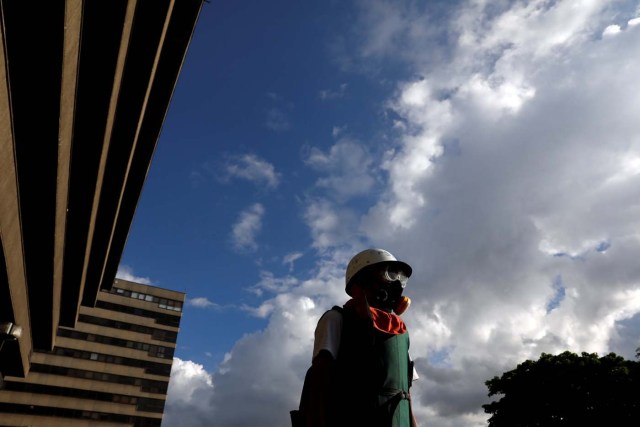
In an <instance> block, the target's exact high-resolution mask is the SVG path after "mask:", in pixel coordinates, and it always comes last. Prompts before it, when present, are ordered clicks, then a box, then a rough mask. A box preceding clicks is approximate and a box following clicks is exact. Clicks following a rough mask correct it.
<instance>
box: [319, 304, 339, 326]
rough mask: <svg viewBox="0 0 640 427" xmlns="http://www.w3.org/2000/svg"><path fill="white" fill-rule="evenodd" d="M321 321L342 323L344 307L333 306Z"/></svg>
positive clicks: (323, 315)
mask: <svg viewBox="0 0 640 427" xmlns="http://www.w3.org/2000/svg"><path fill="white" fill-rule="evenodd" d="M320 320H321V321H324V322H342V307H340V306H337V305H336V306H333V307H332V308H330V309H329V310H327V311H325V312H324V313H323V314H322V316H321V317H320Z"/></svg>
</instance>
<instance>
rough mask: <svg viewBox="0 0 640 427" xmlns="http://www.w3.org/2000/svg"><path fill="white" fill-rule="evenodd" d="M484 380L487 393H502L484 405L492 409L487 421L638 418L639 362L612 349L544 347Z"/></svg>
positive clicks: (626, 422)
mask: <svg viewBox="0 0 640 427" xmlns="http://www.w3.org/2000/svg"><path fill="white" fill-rule="evenodd" d="M485 384H486V386H487V388H488V389H489V396H494V395H502V397H501V398H500V399H499V400H497V401H493V402H491V403H489V404H486V405H482V407H483V409H484V411H485V412H486V413H488V414H492V415H491V417H490V418H489V427H530V426H545V427H553V426H617V427H623V426H637V425H638V422H639V421H638V420H640V393H639V392H638V390H639V389H640V362H635V361H631V360H625V359H624V358H623V357H621V356H618V355H616V354H615V353H609V354H608V355H606V356H603V357H598V355H597V354H596V353H592V354H589V353H582V355H581V356H579V355H577V354H575V353H571V352H569V351H565V352H564V353H561V354H559V355H556V356H554V355H551V354H546V353H542V355H541V356H540V359H539V360H537V361H531V360H527V361H526V362H524V363H521V364H519V365H518V366H517V367H516V369H514V370H511V371H508V372H505V373H503V374H502V376H501V377H494V378H493V379H491V380H488V381H486V382H485Z"/></svg>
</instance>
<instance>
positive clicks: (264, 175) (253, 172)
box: [225, 154, 280, 189]
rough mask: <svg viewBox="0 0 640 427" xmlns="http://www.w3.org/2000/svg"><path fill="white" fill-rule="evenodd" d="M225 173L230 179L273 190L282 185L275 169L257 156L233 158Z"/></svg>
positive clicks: (226, 166)
mask: <svg viewBox="0 0 640 427" xmlns="http://www.w3.org/2000/svg"><path fill="white" fill-rule="evenodd" d="M225 171H226V173H227V175H228V176H229V177H234V178H241V179H245V180H247V181H251V182H253V183H256V184H260V185H264V186H266V187H267V188H271V189H273V188H277V187H278V185H279V184H280V174H279V173H278V172H277V171H276V169H275V167H274V166H273V165H272V164H271V163H269V162H267V161H266V160H264V159H261V158H260V157H258V156H256V155H255V154H245V155H243V156H240V157H235V158H232V159H231V160H230V161H229V162H228V163H227V164H226V165H225Z"/></svg>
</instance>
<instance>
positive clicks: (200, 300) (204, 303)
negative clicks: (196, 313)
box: [187, 297, 219, 308]
mask: <svg viewBox="0 0 640 427" xmlns="http://www.w3.org/2000/svg"><path fill="white" fill-rule="evenodd" d="M187 305H190V306H192V307H197V308H210V307H211V308H215V307H219V305H218V304H216V303H214V302H211V301H209V299H208V298H207V297H195V298H187Z"/></svg>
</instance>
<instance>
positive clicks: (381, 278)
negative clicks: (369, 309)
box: [345, 248, 412, 314]
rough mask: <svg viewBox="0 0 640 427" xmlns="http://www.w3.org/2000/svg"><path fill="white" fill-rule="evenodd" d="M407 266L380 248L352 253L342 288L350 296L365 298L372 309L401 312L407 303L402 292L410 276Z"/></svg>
mask: <svg viewBox="0 0 640 427" xmlns="http://www.w3.org/2000/svg"><path fill="white" fill-rule="evenodd" d="M411 272H412V269H411V266H410V265H409V264H407V263H405V262H402V261H398V260H397V259H396V257H395V256H393V255H392V254H391V253H390V252H388V251H386V250H384V249H378V248H372V249H366V250H364V251H362V252H360V253H358V254H356V255H355V256H354V257H353V258H351V261H349V264H348V265H347V271H346V274H345V291H346V292H347V294H348V295H349V296H351V297H354V298H362V297H364V298H366V299H367V302H368V303H369V304H370V305H371V306H373V307H376V308H381V309H384V310H387V311H391V310H393V311H395V312H396V313H397V314H401V313H402V312H404V311H405V310H406V309H407V308H408V307H409V304H410V300H409V298H407V297H403V296H402V291H403V290H404V287H405V286H406V285H407V281H408V279H409V277H410V276H411Z"/></svg>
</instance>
